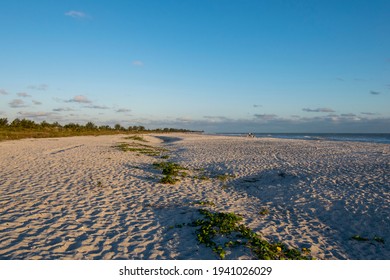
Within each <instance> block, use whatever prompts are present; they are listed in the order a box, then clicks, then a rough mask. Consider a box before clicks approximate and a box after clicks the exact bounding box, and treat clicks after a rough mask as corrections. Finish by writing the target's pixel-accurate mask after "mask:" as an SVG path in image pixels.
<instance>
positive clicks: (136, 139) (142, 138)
mask: <svg viewBox="0 0 390 280" xmlns="http://www.w3.org/2000/svg"><path fill="white" fill-rule="evenodd" d="M125 139H130V140H135V141H141V142H149V141H148V140H145V138H144V137H142V136H139V135H132V136H128V137H125Z"/></svg>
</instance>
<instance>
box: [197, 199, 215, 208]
mask: <svg viewBox="0 0 390 280" xmlns="http://www.w3.org/2000/svg"><path fill="white" fill-rule="evenodd" d="M194 204H195V205H202V206H213V207H214V206H215V203H214V202H212V201H208V200H201V201H197V202H194Z"/></svg>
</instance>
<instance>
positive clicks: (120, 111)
mask: <svg viewBox="0 0 390 280" xmlns="http://www.w3.org/2000/svg"><path fill="white" fill-rule="evenodd" d="M115 112H117V113H129V112H131V110H130V109H126V108H119V109H118V110H116V111H115Z"/></svg>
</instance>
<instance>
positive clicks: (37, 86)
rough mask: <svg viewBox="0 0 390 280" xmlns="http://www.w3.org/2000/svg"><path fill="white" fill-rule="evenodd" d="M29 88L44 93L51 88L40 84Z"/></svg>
mask: <svg viewBox="0 0 390 280" xmlns="http://www.w3.org/2000/svg"><path fill="white" fill-rule="evenodd" d="M27 88H29V89H33V90H41V91H44V90H47V89H48V88H49V86H48V85H47V84H39V85H29V86H28V87H27Z"/></svg>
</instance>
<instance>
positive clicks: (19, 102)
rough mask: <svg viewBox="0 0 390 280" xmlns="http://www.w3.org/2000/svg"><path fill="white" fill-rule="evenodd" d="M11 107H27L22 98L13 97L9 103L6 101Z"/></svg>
mask: <svg viewBox="0 0 390 280" xmlns="http://www.w3.org/2000/svg"><path fill="white" fill-rule="evenodd" d="M8 104H9V106H10V107H11V108H23V107H28V106H27V104H26V103H24V101H23V100H22V99H14V100H12V101H11V102H10V103H8Z"/></svg>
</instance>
